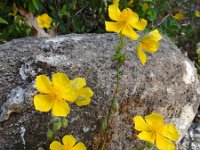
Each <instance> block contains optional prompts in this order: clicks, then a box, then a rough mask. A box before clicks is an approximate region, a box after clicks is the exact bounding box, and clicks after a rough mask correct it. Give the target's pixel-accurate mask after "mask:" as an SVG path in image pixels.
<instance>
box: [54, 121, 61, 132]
mask: <svg viewBox="0 0 200 150" xmlns="http://www.w3.org/2000/svg"><path fill="white" fill-rule="evenodd" d="M61 127H62V124H61V122H58V123H54V124H53V130H54V131H58V130H60V129H61Z"/></svg>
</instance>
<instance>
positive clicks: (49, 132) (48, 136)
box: [38, 129, 55, 150]
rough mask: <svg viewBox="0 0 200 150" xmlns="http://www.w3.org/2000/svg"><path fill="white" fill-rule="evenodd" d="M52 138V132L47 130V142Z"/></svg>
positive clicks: (53, 135)
mask: <svg viewBox="0 0 200 150" xmlns="http://www.w3.org/2000/svg"><path fill="white" fill-rule="evenodd" d="M54 137H55V134H54V133H53V131H51V130H50V129H48V131H47V139H48V140H52V139H54ZM38 150H39V149H38Z"/></svg>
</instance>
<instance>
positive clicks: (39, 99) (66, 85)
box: [34, 73, 76, 116]
mask: <svg viewBox="0 0 200 150" xmlns="http://www.w3.org/2000/svg"><path fill="white" fill-rule="evenodd" d="M35 84H36V88H37V90H38V91H40V92H41V93H43V94H38V95H35V96H34V106H35V109H36V110H38V111H41V112H48V111H50V110H51V109H52V114H53V115H54V116H67V115H68V114H69V112H70V107H69V105H68V103H67V102H66V100H67V101H68V102H74V101H75V100H76V92H75V90H74V89H73V87H72V86H71V82H70V80H69V78H68V77H67V76H66V74H64V73H54V74H53V76H52V82H51V81H50V80H49V78H48V77H47V76H45V75H39V76H37V78H36V83H35Z"/></svg>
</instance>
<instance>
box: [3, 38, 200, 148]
mask: <svg viewBox="0 0 200 150" xmlns="http://www.w3.org/2000/svg"><path fill="white" fill-rule="evenodd" d="M117 41H118V37H117V36H116V35H115V34H99V35H96V34H84V35H77V34H71V35H65V36H58V37H54V38H24V39H16V40H13V41H11V42H8V43H5V44H3V45H1V46H0V76H1V78H0V149H2V150H3V149H11V150H12V149H16V150H18V149H19V150H21V149H27V150H31V149H37V148H38V147H39V146H43V147H45V148H46V149H48V146H49V143H50V141H47V140H46V132H47V123H48V121H49V120H50V119H51V114H50V113H40V112H38V111H35V110H34V106H33V96H34V95H35V94H37V91H36V89H35V85H34V82H35V78H36V76H37V75H40V74H45V75H47V76H49V77H50V76H51V75H52V74H53V73H55V72H65V73H66V74H67V75H68V76H69V77H70V78H71V79H72V78H75V77H84V78H86V80H87V85H88V86H89V87H91V88H92V90H93V91H94V93H95V95H94V96H93V98H92V102H91V104H90V105H88V106H85V107H78V106H76V105H75V104H70V107H71V110H72V111H71V113H70V115H69V116H68V119H69V122H70V124H69V126H68V127H67V129H62V130H61V131H60V132H58V133H57V134H58V135H59V136H60V137H62V136H63V135H65V134H73V135H74V136H75V137H76V138H77V140H80V141H83V142H84V143H85V144H86V145H87V147H88V149H92V148H94V147H96V146H97V145H98V144H99V143H98V142H99V141H100V138H99V137H100V133H99V132H98V131H97V127H98V124H99V122H100V121H101V120H102V118H103V117H105V116H106V112H107V111H108V106H109V105H110V103H111V101H110V99H111V97H112V94H113V90H114V83H115V74H116V67H115V63H113V62H112V61H111V59H110V58H111V56H112V55H113V54H114V43H116V42H117ZM134 47H136V43H135V42H133V41H130V40H128V44H127V51H128V56H127V60H126V61H125V63H124V65H123V67H122V68H121V71H122V76H121V81H120V84H121V85H120V91H119V94H118V95H117V100H118V101H119V106H120V108H119V112H117V113H113V114H112V117H111V120H110V123H109V128H110V129H109V137H108V139H109V140H108V141H107V143H106V148H107V149H112V150H115V149H116V150H118V149H120V150H128V149H131V148H134V147H135V144H134V143H136V142H138V140H136V137H135V135H136V132H135V131H134V130H133V127H134V125H133V123H132V118H133V117H134V116H135V115H143V116H144V115H148V114H150V113H151V112H152V111H154V112H158V113H160V114H162V115H163V116H164V118H165V123H173V124H175V125H176V127H177V128H178V130H179V133H180V139H181V138H182V137H183V136H184V135H185V133H186V132H187V129H188V128H189V127H190V125H191V123H192V120H193V118H194V117H195V114H196V113H197V107H198V105H199V96H200V85H199V80H198V76H197V73H196V70H195V67H194V66H193V64H192V62H191V61H190V60H188V58H186V57H184V56H183V55H182V54H181V52H180V50H179V49H177V47H176V46H175V45H174V44H173V43H172V42H171V41H170V40H169V39H168V38H166V37H165V38H164V39H163V40H162V41H161V42H160V48H159V51H158V52H157V53H155V54H154V55H149V56H148V62H147V64H146V65H144V66H143V65H142V64H141V63H140V61H139V60H138V58H137V57H136V55H135V51H134Z"/></svg>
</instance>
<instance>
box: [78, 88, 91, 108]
mask: <svg viewBox="0 0 200 150" xmlns="http://www.w3.org/2000/svg"><path fill="white" fill-rule="evenodd" d="M93 94H94V93H93V91H92V90H91V89H90V88H81V89H80V90H78V91H77V95H78V97H77V100H76V104H77V105H78V106H84V105H88V104H89V103H90V101H91V100H90V98H91V97H92V96H93Z"/></svg>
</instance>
